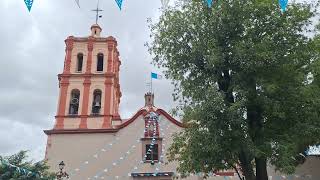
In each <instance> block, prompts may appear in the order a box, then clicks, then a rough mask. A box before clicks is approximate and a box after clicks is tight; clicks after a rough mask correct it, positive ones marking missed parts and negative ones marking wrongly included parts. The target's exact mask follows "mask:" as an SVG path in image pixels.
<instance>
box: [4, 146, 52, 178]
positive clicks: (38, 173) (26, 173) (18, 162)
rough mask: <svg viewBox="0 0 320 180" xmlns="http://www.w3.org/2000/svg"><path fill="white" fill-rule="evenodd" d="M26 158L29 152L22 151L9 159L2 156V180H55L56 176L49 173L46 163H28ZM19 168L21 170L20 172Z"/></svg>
mask: <svg viewBox="0 0 320 180" xmlns="http://www.w3.org/2000/svg"><path fill="white" fill-rule="evenodd" d="M26 158H27V151H20V152H19V153H17V154H14V155H11V156H8V157H2V156H0V180H53V179H54V178H55V175H54V174H53V173H50V172H49V171H48V170H49V167H48V166H47V165H46V163H45V162H43V161H40V162H36V163H33V162H31V161H26ZM8 164H10V165H12V166H10V165H8ZM14 166H16V167H14ZM17 167H19V168H20V172H19V170H18V169H17ZM23 169H24V170H23ZM31 172H32V173H31Z"/></svg>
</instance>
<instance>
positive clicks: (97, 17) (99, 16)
mask: <svg viewBox="0 0 320 180" xmlns="http://www.w3.org/2000/svg"><path fill="white" fill-rule="evenodd" d="M92 11H95V12H96V24H98V19H99V18H101V17H102V15H99V12H100V11H103V10H102V9H99V0H98V3H97V9H93V10H92Z"/></svg>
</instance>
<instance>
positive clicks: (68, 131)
mask: <svg viewBox="0 0 320 180" xmlns="http://www.w3.org/2000/svg"><path fill="white" fill-rule="evenodd" d="M118 131H119V129H51V130H44V131H43V132H44V133H45V134H46V135H51V134H82V133H116V132H118Z"/></svg>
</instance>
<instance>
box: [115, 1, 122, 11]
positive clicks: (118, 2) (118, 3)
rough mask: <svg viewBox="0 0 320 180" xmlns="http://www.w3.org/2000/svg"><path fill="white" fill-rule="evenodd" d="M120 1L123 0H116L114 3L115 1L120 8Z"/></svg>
mask: <svg viewBox="0 0 320 180" xmlns="http://www.w3.org/2000/svg"><path fill="white" fill-rule="evenodd" d="M122 1H123V0H116V3H117V5H118V7H119V9H120V10H121V8H122Z"/></svg>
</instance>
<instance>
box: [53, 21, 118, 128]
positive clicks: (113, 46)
mask: <svg viewBox="0 0 320 180" xmlns="http://www.w3.org/2000/svg"><path fill="white" fill-rule="evenodd" d="M101 31H102V29H101V27H100V26H99V25H98V24H94V25H92V26H91V35H90V36H88V37H74V36H69V37H68V38H67V39H66V40H65V43H66V56H65V61H64V69H63V72H62V74H59V75H58V77H59V87H60V94H59V102H58V110H57V115H56V122H55V126H54V129H55V130H77V129H79V130H81V129H82V130H83V129H111V128H112V127H113V126H114V125H119V124H121V118H120V115H119V104H120V97H121V91H120V84H119V67H120V65H121V61H120V59H119V52H118V50H117V41H116V39H115V38H114V37H112V36H109V37H101V36H100V34H101Z"/></svg>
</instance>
